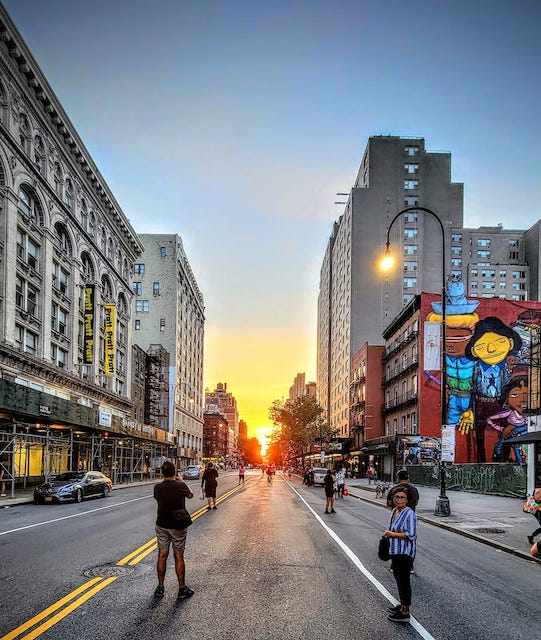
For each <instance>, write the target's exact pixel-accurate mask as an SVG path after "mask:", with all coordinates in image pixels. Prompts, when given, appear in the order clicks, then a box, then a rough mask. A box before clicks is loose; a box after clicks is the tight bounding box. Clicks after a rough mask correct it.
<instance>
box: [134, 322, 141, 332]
mask: <svg viewBox="0 0 541 640" xmlns="http://www.w3.org/2000/svg"><path fill="white" fill-rule="evenodd" d="M140 328H141V320H136V321H135V330H136V331H139V329H140Z"/></svg>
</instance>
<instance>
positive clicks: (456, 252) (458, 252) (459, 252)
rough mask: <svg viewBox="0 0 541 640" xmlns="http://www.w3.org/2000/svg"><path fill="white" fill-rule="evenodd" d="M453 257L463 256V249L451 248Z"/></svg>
mask: <svg viewBox="0 0 541 640" xmlns="http://www.w3.org/2000/svg"><path fill="white" fill-rule="evenodd" d="M451 255H453V256H461V255H462V247H451Z"/></svg>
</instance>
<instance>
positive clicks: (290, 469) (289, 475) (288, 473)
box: [287, 467, 293, 481]
mask: <svg viewBox="0 0 541 640" xmlns="http://www.w3.org/2000/svg"><path fill="white" fill-rule="evenodd" d="M292 475H293V467H289V468H288V470H287V479H288V480H289V481H291V476H292Z"/></svg>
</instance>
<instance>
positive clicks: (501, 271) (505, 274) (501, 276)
mask: <svg viewBox="0 0 541 640" xmlns="http://www.w3.org/2000/svg"><path fill="white" fill-rule="evenodd" d="M500 278H507V270H506V269H500Z"/></svg>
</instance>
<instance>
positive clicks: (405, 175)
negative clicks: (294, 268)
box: [317, 136, 463, 438]
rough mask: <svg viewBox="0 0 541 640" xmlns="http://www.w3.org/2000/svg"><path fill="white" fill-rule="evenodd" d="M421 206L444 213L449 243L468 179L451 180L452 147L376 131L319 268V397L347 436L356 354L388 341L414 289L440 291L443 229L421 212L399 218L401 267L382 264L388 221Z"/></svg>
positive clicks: (396, 247)
mask: <svg viewBox="0 0 541 640" xmlns="http://www.w3.org/2000/svg"><path fill="white" fill-rule="evenodd" d="M415 206H424V207H426V208H428V209H431V210H433V211H434V212H435V213H436V214H437V215H438V216H439V218H440V219H441V221H442V223H443V225H444V227H445V228H446V229H449V233H448V234H446V241H447V245H448V247H449V245H450V230H451V229H452V228H461V227H462V225H463V186H462V184H454V183H452V182H451V155H450V153H433V152H428V151H426V150H425V142H424V139H423V138H401V137H395V136H375V137H371V138H370V139H369V141H368V145H367V147H366V150H365V153H364V156H363V160H362V163H361V166H360V169H359V172H358V174H357V178H356V181H355V184H354V186H353V188H352V189H351V192H350V194H349V197H348V201H347V204H346V207H345V209H344V213H343V214H342V215H341V216H340V218H339V220H338V221H337V222H336V223H335V224H334V225H333V231H332V235H331V238H330V239H329V243H328V246H327V250H326V252H325V256H324V259H323V264H322V267H321V277H320V291H319V298H318V335H317V341H318V374H317V375H318V378H317V387H318V399H319V402H320V404H321V405H322V406H323V407H324V409H325V410H326V413H327V418H328V421H329V423H330V426H331V427H332V428H333V429H337V430H338V435H339V436H340V437H344V438H345V437H349V385H350V370H351V357H352V355H353V354H354V353H355V352H356V351H358V349H359V348H360V347H361V346H362V345H363V344H365V343H368V344H373V345H378V344H382V343H383V340H382V332H383V329H384V328H385V327H386V326H387V324H389V322H390V321H391V320H392V319H393V318H394V317H395V316H396V315H397V314H398V313H399V311H400V310H401V309H402V308H403V306H404V305H405V304H407V303H408V302H409V301H410V300H411V299H412V298H413V296H414V295H416V294H417V293H419V292H421V291H433V292H437V291H438V290H440V291H441V286H442V283H441V249H442V238H441V230H440V227H439V224H438V221H437V220H434V219H433V218H432V217H431V216H429V215H425V214H423V213H422V212H420V211H419V212H415V211H411V212H408V213H406V214H404V216H402V218H401V219H400V220H397V221H396V223H395V224H394V225H393V229H392V232H391V235H390V241H391V247H392V249H393V253H394V254H395V255H396V256H400V261H399V262H400V265H399V268H397V269H395V271H394V273H393V274H392V275H386V276H382V274H381V272H380V269H379V264H380V261H381V257H382V254H383V250H384V248H385V240H386V235H387V229H388V227H389V224H390V222H391V221H392V220H393V218H394V216H395V215H396V214H397V213H398V212H399V211H401V210H402V209H405V208H408V207H415ZM448 247H447V251H449V249H448Z"/></svg>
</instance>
